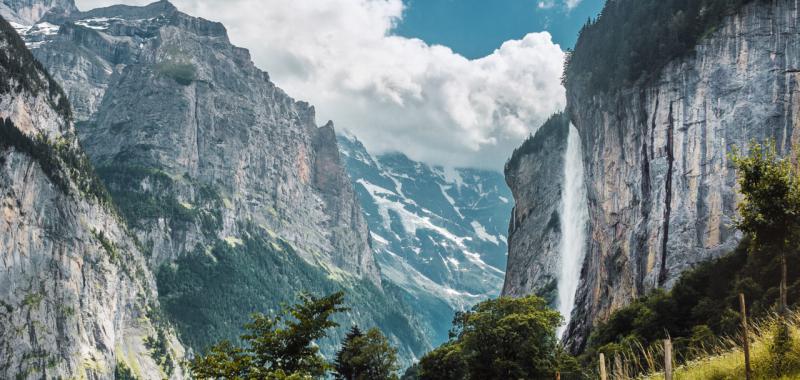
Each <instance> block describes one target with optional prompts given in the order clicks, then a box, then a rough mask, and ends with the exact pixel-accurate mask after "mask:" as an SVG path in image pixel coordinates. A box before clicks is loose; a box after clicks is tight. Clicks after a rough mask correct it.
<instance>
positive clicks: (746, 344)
mask: <svg viewBox="0 0 800 380" xmlns="http://www.w3.org/2000/svg"><path fill="white" fill-rule="evenodd" d="M739 313H740V314H742V342H743V348H744V377H745V379H746V380H750V376H751V375H750V335H749V332H748V326H747V305H746V304H745V303H744V293H739Z"/></svg>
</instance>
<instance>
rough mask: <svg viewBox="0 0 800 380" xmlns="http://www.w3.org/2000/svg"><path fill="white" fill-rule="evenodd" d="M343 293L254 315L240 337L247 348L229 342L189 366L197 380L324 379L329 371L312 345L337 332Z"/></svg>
mask: <svg viewBox="0 0 800 380" xmlns="http://www.w3.org/2000/svg"><path fill="white" fill-rule="evenodd" d="M343 302H344V293H342V292H338V293H334V294H332V295H330V296H327V297H322V298H317V297H314V296H311V295H308V294H303V295H301V302H300V303H298V304H295V305H293V306H290V307H285V308H283V309H282V311H281V312H280V313H278V314H277V315H274V316H268V315H264V314H255V315H253V317H252V322H250V323H249V324H247V325H245V329H246V330H247V331H248V332H247V333H246V334H244V335H242V340H243V341H244V342H246V347H244V348H242V347H236V346H235V345H234V344H232V343H231V342H229V341H223V342H222V343H219V344H217V345H215V346H213V347H212V348H211V349H210V350H209V352H208V353H207V354H206V355H204V356H200V357H198V358H196V359H195V360H194V361H192V363H191V369H192V372H193V374H194V376H195V377H197V378H199V379H313V378H323V377H324V376H325V374H326V373H327V372H328V370H329V369H330V365H329V364H328V363H327V362H326V361H325V359H324V358H323V357H322V355H320V353H319V347H318V346H317V345H316V344H315V341H316V340H318V339H320V338H323V337H325V336H326V335H327V331H328V330H329V329H331V328H333V327H336V326H338V324H337V323H335V322H333V321H332V320H331V317H332V316H333V315H334V314H336V313H339V312H342V311H345V309H344V308H343V307H342V306H341V305H342V303H343Z"/></svg>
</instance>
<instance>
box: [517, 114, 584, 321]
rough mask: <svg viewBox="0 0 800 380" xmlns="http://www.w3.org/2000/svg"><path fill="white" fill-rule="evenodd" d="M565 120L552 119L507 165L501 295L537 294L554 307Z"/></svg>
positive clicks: (557, 265)
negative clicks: (510, 198)
mask: <svg viewBox="0 0 800 380" xmlns="http://www.w3.org/2000/svg"><path fill="white" fill-rule="evenodd" d="M568 133H569V120H568V119H567V118H566V116H565V115H561V114H559V115H555V116H553V117H552V118H551V119H550V120H549V121H548V122H547V123H546V124H545V125H544V126H542V127H541V128H539V130H538V131H537V132H536V134H535V135H534V136H532V137H531V138H530V139H529V140H528V141H526V142H525V143H524V144H523V146H522V147H521V148H519V149H518V150H517V151H516V152H515V153H514V156H513V157H512V158H511V160H510V161H509V163H508V164H507V165H506V169H505V175H506V183H508V187H509V188H511V192H512V193H513V194H514V205H515V206H514V209H513V211H512V213H511V221H510V223H509V226H508V243H509V247H508V268H507V270H506V278H505V284H504V285H503V295H508V296H514V297H520V296H525V295H528V294H538V295H540V296H542V297H544V298H545V299H546V300H547V301H548V302H549V303H550V305H552V306H555V304H556V302H557V287H558V283H557V282H558V275H559V262H560V257H559V255H560V250H559V248H560V240H561V224H562V216H561V209H560V204H561V198H562V193H563V187H564V170H563V168H564V152H565V151H566V148H567V135H568Z"/></svg>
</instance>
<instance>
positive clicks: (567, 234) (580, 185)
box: [558, 124, 589, 336]
mask: <svg viewBox="0 0 800 380" xmlns="http://www.w3.org/2000/svg"><path fill="white" fill-rule="evenodd" d="M588 214H589V210H588V206H587V197H586V187H585V183H584V180H583V157H582V152H581V139H580V135H579V134H578V130H577V129H576V128H575V126H573V125H572V124H570V126H569V136H568V138H567V150H566V152H565V153H564V189H563V193H562V197H561V248H560V249H561V252H560V263H559V265H560V270H559V277H558V311H559V312H560V313H561V315H562V316H564V319H565V324H564V325H562V326H561V327H559V329H558V336H561V335H563V333H564V330H566V328H567V326H568V325H569V322H570V315H571V314H572V309H573V306H574V305H575V293H576V292H577V290H578V282H579V281H580V272H581V266H582V265H583V258H584V255H585V253H586V223H587V220H588V216H589V215H588Z"/></svg>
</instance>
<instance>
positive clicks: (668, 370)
mask: <svg viewBox="0 0 800 380" xmlns="http://www.w3.org/2000/svg"><path fill="white" fill-rule="evenodd" d="M664 379H665V380H672V340H671V339H670V338H667V339H664Z"/></svg>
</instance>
